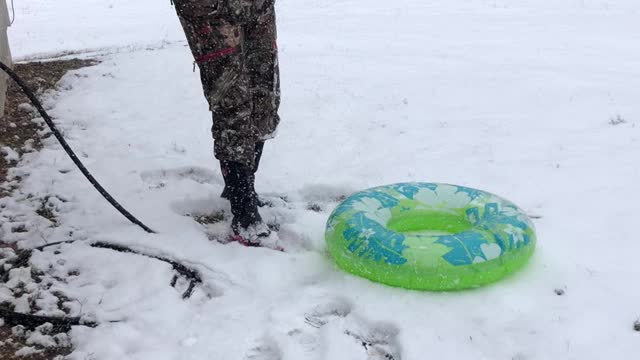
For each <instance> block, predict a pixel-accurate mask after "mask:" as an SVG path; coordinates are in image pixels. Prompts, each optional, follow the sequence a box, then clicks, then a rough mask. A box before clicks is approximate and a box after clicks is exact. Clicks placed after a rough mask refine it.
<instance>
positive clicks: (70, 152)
mask: <svg viewBox="0 0 640 360" xmlns="http://www.w3.org/2000/svg"><path fill="white" fill-rule="evenodd" d="M0 69H2V71H4V72H5V73H7V75H9V77H11V79H13V81H15V82H16V84H18V86H19V87H20V88H21V89H22V91H23V92H24V93H25V95H27V97H28V98H29V100H30V101H31V103H32V104H33V106H35V108H36V109H37V110H38V113H40V116H42V118H43V119H44V121H45V122H46V123H47V125H48V126H49V128H50V129H51V131H52V132H53V135H55V137H56V139H58V141H59V142H60V145H62V148H64V151H66V152H67V154H68V155H69V157H70V158H71V160H72V161H73V162H74V164H76V166H77V167H78V169H80V171H81V172H82V174H84V176H85V177H86V178H87V180H89V182H90V183H91V185H93V187H94V188H96V190H98V192H99V193H100V195H102V196H103V197H104V198H105V199H106V200H107V201H108V202H109V203H110V204H111V205H113V207H114V208H116V210H118V211H119V212H120V213H121V214H122V215H124V217H126V218H127V219H128V220H129V221H131V222H132V223H134V224H136V225H138V226H139V227H141V228H142V229H144V231H146V232H148V233H151V234H154V233H155V231H153V230H151V229H150V228H149V227H148V226H146V225H145V224H143V223H142V222H141V221H140V220H138V219H137V218H136V217H135V216H133V215H131V213H130V212H128V211H127V210H126V209H125V208H124V207H122V205H120V204H119V203H118V202H117V201H116V200H115V199H114V198H113V197H112V196H111V195H109V193H108V192H107V191H106V190H105V189H104V188H103V187H102V185H100V183H98V181H97V180H96V179H95V178H94V177H93V175H91V173H90V172H89V170H87V168H86V167H84V165H83V164H82V162H81V161H80V159H78V157H77V156H76V154H75V153H74V152H73V150H72V149H71V147H69V144H67V142H66V141H65V140H64V137H62V134H60V131H58V129H57V128H56V125H55V124H54V123H53V120H51V117H50V116H49V114H47V112H46V111H45V110H44V108H43V107H42V104H41V103H40V101H39V100H38V98H36V96H35V95H34V94H33V91H31V89H29V87H28V86H27V85H26V84H25V83H24V81H22V79H20V77H19V76H18V75H17V74H16V73H15V72H13V70H11V68H9V67H8V66H7V65H6V64H4V63H3V62H1V61H0Z"/></svg>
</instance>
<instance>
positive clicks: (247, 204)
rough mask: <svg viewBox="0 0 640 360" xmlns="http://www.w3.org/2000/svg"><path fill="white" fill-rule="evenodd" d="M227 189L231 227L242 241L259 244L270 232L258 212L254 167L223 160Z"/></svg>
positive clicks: (248, 243)
mask: <svg viewBox="0 0 640 360" xmlns="http://www.w3.org/2000/svg"><path fill="white" fill-rule="evenodd" d="M221 166H222V168H223V169H224V170H223V176H224V179H225V189H226V190H225V191H226V192H227V195H228V199H229V202H230V203H231V213H232V214H233V220H232V221H231V229H232V230H233V233H234V236H236V237H239V238H237V240H238V241H240V242H246V243H247V245H250V243H256V244H259V242H260V238H261V237H267V236H269V234H270V231H269V228H268V227H267V226H266V225H265V224H264V223H263V222H262V217H261V216H260V213H259V212H258V197H257V195H256V194H255V191H254V190H253V184H252V179H251V178H252V175H253V172H252V169H251V168H249V167H248V166H246V165H242V164H240V163H237V162H233V161H222V162H221Z"/></svg>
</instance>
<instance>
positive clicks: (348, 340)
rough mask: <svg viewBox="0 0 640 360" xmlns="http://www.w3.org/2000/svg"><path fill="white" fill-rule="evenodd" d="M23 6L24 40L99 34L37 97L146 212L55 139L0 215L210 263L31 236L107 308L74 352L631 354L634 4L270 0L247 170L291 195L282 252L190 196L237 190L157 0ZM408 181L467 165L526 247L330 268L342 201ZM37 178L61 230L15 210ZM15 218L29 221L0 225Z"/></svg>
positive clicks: (23, 50)
mask: <svg viewBox="0 0 640 360" xmlns="http://www.w3.org/2000/svg"><path fill="white" fill-rule="evenodd" d="M15 5H16V15H17V18H16V22H15V24H14V26H13V27H12V28H10V33H9V37H10V39H11V43H12V44H11V45H12V51H13V53H14V56H16V57H17V58H18V59H29V58H37V57H42V56H47V55H51V54H56V53H60V52H62V51H90V52H91V53H93V54H95V53H96V52H98V53H100V54H101V55H100V56H101V57H100V59H101V61H102V63H101V64H99V65H97V66H94V67H90V68H85V69H81V70H79V71H75V72H73V73H70V74H68V75H67V76H66V77H65V78H64V79H63V81H62V84H61V91H60V92H58V93H55V94H54V93H52V94H48V95H47V96H46V103H47V105H48V106H49V107H50V108H51V113H52V115H54V116H55V117H56V118H57V122H58V124H59V125H60V127H61V128H62V129H64V133H65V136H66V137H67V139H68V140H69V142H70V143H71V145H72V147H73V148H74V149H76V150H77V152H78V153H79V154H81V156H82V160H83V161H84V162H85V163H86V165H87V166H88V167H89V168H90V169H91V171H92V172H94V175H95V176H96V177H97V178H98V179H100V180H101V182H102V183H103V185H105V187H106V188H107V189H109V190H111V191H112V193H113V195H114V196H115V197H116V198H118V199H120V200H121V201H122V202H123V204H124V205H125V207H127V208H128V209H129V210H131V211H132V212H133V213H134V214H136V215H138V216H139V217H140V218H141V219H142V220H143V221H144V222H145V223H146V224H148V225H149V226H151V227H152V228H154V229H156V230H157V231H158V232H159V234H158V235H147V234H145V233H143V232H142V231H141V230H139V229H138V228H136V227H134V226H133V225H130V224H129V223H127V222H126V220H125V219H123V218H122V217H121V216H120V215H119V214H117V213H116V212H115V210H113V209H111V208H110V207H109V206H108V204H106V203H105V202H104V201H103V200H102V199H101V198H100V197H99V195H98V194H97V193H96V192H95V191H94V190H93V189H92V188H91V187H90V185H89V184H88V183H87V182H86V180H84V178H82V176H81V174H80V173H79V171H78V170H76V169H75V168H74V167H73V165H72V164H71V162H70V160H68V159H67V158H66V155H65V153H64V152H63V151H62V149H61V148H60V146H59V145H58V144H56V143H55V142H54V141H53V140H52V139H48V140H46V141H45V144H46V147H45V149H44V150H43V151H41V152H40V153H30V154H27V155H26V156H25V157H24V158H23V160H22V161H21V162H20V164H19V167H18V168H17V169H15V170H14V172H13V174H14V175H20V176H23V177H24V182H23V186H22V188H21V191H20V192H18V193H16V195H15V196H14V197H12V198H5V199H2V200H0V201H1V202H2V204H3V207H2V208H1V209H0V215H2V216H3V217H2V218H1V219H2V220H3V221H5V224H2V229H3V230H4V233H3V230H0V235H3V236H4V238H5V241H7V240H8V241H17V242H19V243H20V245H21V246H24V247H32V246H37V245H42V244H43V243H44V241H45V239H46V241H48V242H52V241H60V240H70V239H87V240H103V241H109V242H113V243H122V244H128V245H131V246H134V247H136V248H138V249H144V250H145V251H147V252H150V253H154V254H162V255H165V256H171V257H173V258H176V259H179V260H181V261H184V262H186V263H188V264H190V265H191V266H194V267H196V268H197V269H198V270H199V271H200V272H201V273H202V274H203V276H204V277H205V284H204V285H203V286H200V287H199V288H198V289H197V291H196V294H195V295H194V297H193V298H192V299H191V300H188V301H183V300H182V299H181V298H180V292H178V291H176V290H175V289H173V288H171V287H169V286H168V284H167V283H168V279H170V278H171V273H172V272H171V269H170V267H169V266H168V265H166V264H163V263H159V262H157V261H154V260H151V259H146V258H140V257H136V256H133V255H122V254H118V253H113V252H109V251H105V250H99V249H93V248H90V247H88V246H85V245H82V244H78V243H76V244H73V245H65V246H62V247H61V248H60V249H59V250H61V252H60V254H54V250H56V249H53V248H51V249H48V250H46V251H45V252H42V253H39V254H36V255H35V256H34V262H35V265H37V266H38V267H40V268H43V269H49V268H50V267H49V265H51V266H52V267H51V268H50V270H49V271H50V272H51V275H52V276H53V275H56V274H57V275H59V276H66V274H68V273H69V272H74V271H78V273H79V275H78V276H74V277H71V278H69V281H68V283H67V284H64V283H59V284H57V285H56V286H57V287H58V288H59V290H61V291H63V292H64V293H65V294H67V295H68V296H69V297H71V298H74V299H78V300H77V301H76V302H73V304H69V306H70V307H72V308H73V311H74V313H75V314H82V315H83V316H85V317H87V318H90V319H95V320H97V321H99V322H100V323H101V324H102V325H100V326H99V327H98V328H96V329H89V328H83V327H78V328H75V329H74V330H73V331H72V340H73V344H74V345H75V347H76V351H75V353H74V354H73V355H72V358H74V359H100V360H103V359H114V360H116V359H118V360H119V359H205V358H206V359H243V358H246V359H265V360H274V359H283V360H285V359H296V360H297V359H345V360H346V359H348V360H350V359H354V360H355V359H372V360H375V359H380V358H382V357H380V356H379V355H377V352H378V350H380V349H384V350H385V351H387V352H390V353H392V354H393V355H394V357H395V358H396V359H400V358H401V359H410V360H414V359H415V360H422V359H430V358H435V357H437V358H438V359H442V360H448V359H491V360H495V359H517V360H533V359H580V360H584V359H604V358H612V359H613V358H616V359H634V358H638V357H639V356H640V333H638V332H634V331H633V322H634V321H635V320H637V319H638V318H639V317H640V287H639V286H638V280H637V279H638V277H639V276H640V266H639V265H638V261H639V258H638V253H639V251H640V244H639V242H638V241H639V240H640V239H639V238H638V233H637V226H636V224H637V216H638V215H637V214H638V212H639V211H640V208H639V207H638V203H640V185H639V184H640V166H639V165H638V164H639V160H638V159H639V158H640V141H639V140H640V91H639V89H638V85H639V84H640V46H638V44H640V2H637V1H631V0H617V1H613V0H611V1H604V0H599V1H588V0H584V1H579V0H555V1H547V2H543V1H535V0H516V1H506V0H504V1H499V0H496V1H488V0H473V1H471V0H470V1H463V0H448V1H443V0H439V1H430V2H425V1H418V0H402V1H394V2H389V1H381V0H370V1H367V2H366V3H365V2H362V1H355V0H333V1H319V0H278V6H277V8H278V15H279V18H278V21H279V48H280V61H281V70H282V87H283V88H282V93H283V104H282V109H281V116H282V118H283V123H282V126H281V128H280V132H279V136H278V138H277V139H276V140H275V141H272V142H269V143H268V144H267V147H266V149H265V157H264V161H263V165H262V168H261V171H260V173H259V176H258V184H257V187H258V191H259V192H261V193H278V194H282V193H284V194H287V195H288V197H289V198H290V199H291V203H290V204H288V205H286V206H281V207H276V208H273V209H269V210H266V212H265V215H266V217H267V218H277V219H279V221H281V222H282V226H283V229H282V239H283V242H285V244H286V245H288V246H289V248H290V249H291V251H289V252H287V253H277V252H274V251H270V250H265V249H247V248H242V247H239V246H236V245H226V246H225V245H221V244H218V243H215V242H211V241H209V240H208V238H207V234H206V232H205V230H204V229H203V227H202V226H200V225H199V224H197V223H196V222H194V221H193V220H192V219H191V218H190V217H188V216H185V215H186V214H204V213H210V212H214V211H217V210H224V209H227V206H228V205H227V204H226V203H225V202H224V201H222V200H221V199H219V197H218V195H219V193H220V192H221V190H222V184H223V183H222V178H221V176H220V172H219V170H218V167H217V163H216V162H215V161H214V160H213V158H212V155H211V153H212V150H211V148H212V145H211V139H210V133H209V127H210V115H209V113H208V111H207V106H206V103H205V100H204V98H203V96H202V93H201V88H200V84H199V80H198V74H197V73H194V72H193V71H192V57H191V55H190V53H189V50H188V48H187V47H186V45H185V42H184V39H183V35H182V33H181V29H180V27H179V23H178V21H177V18H176V16H175V13H174V11H173V9H172V7H171V6H170V4H169V1H168V0H167V1H163V2H157V1H151V0H136V1H125V0H112V1H97V0H82V1H81V0H65V1H52V0H49V1H47V0H16V4H15ZM87 56H88V55H87ZM618 118H620V119H623V120H624V121H623V122H622V123H620V124H617V125H612V124H610V122H611V120H612V119H618ZM614 122H616V121H614ZM399 181H434V182H447V183H456V184H460V185H466V186H471V187H476V188H480V189H483V190H487V191H490V192H493V193H496V194H499V195H501V196H504V197H506V198H509V199H510V200H512V201H514V202H516V203H517V204H519V205H520V206H521V207H523V208H524V209H526V210H527V211H528V212H529V213H531V214H534V215H539V216H541V217H542V218H540V219H538V220H536V226H537V230H538V238H539V247H538V251H537V253H536V255H535V256H534V258H533V259H532V261H531V264H530V265H529V266H528V267H527V268H526V269H525V270H524V271H522V272H520V273H519V274H517V275H516V276H513V277H511V278H509V279H507V280H506V281H503V282H501V283H498V284H495V285H492V286H489V287H486V288H483V289H479V290H474V291H466V292H460V293H446V294H436V293H422V292H412V291H406V290H402V289H394V288H389V287H386V286H382V285H378V284H373V283H370V282H368V281H366V280H362V279H358V278H355V277H353V276H350V275H348V274H345V273H343V272H341V271H339V270H337V269H336V268H335V267H334V266H333V264H332V263H331V261H330V260H329V258H328V257H327V256H326V254H325V252H324V250H325V246H324V239H323V230H324V229H323V227H324V222H325V221H326V218H327V217H328V215H329V213H330V211H331V210H332V207H333V206H335V205H336V203H335V200H334V199H335V198H336V197H337V196H339V195H342V194H347V193H350V192H352V191H355V190H359V189H363V188H367V187H371V186H375V185H380V184H386V183H392V182H399ZM27 194H32V198H27ZM46 196H49V198H48V199H49V200H48V201H49V202H51V203H52V204H53V205H52V207H53V208H54V211H55V213H56V215H57V216H58V217H59V219H60V226H59V227H57V228H51V227H49V226H48V225H49V224H48V223H47V222H46V221H45V220H43V219H39V218H35V217H34V218H26V217H24V216H20V214H21V213H22V212H26V209H31V208H37V207H38V206H39V204H40V201H41V199H43V198H45V197H46ZM60 199H64V200H65V201H66V202H63V201H61V200H60ZM309 202H315V203H318V204H320V205H321V207H322V209H323V211H322V212H320V213H316V212H313V211H308V210H306V205H307V203H309ZM7 219H11V220H10V221H9V220H7ZM17 224H25V225H26V226H27V228H28V229H30V230H29V232H27V233H11V232H10V231H6V230H7V229H9V228H10V227H12V226H16V225H17ZM15 276H16V277H18V276H19V274H15ZM556 289H563V290H564V291H565V294H564V295H563V296H558V295H556V293H555V291H554V290H556ZM2 294H3V293H2V292H0V296H2ZM19 305H20V304H19ZM22 305H23V306H25V304H22ZM43 305H46V299H43ZM52 311H53V310H52ZM44 313H47V312H46V311H44ZM331 313H340V314H342V315H344V316H333V315H331ZM51 314H53V315H55V312H54V313H51ZM110 321H117V322H112V323H111V322H110ZM318 324H324V325H323V326H317V325H318ZM362 341H367V342H372V343H376V344H378V345H376V346H372V347H369V350H368V351H365V349H364V348H363V347H362V345H361V342H362Z"/></svg>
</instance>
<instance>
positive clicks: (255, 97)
mask: <svg viewBox="0 0 640 360" xmlns="http://www.w3.org/2000/svg"><path fill="white" fill-rule="evenodd" d="M274 11H275V10H274V7H273V5H269V6H268V8H267V9H266V10H265V12H264V13H263V14H262V16H260V17H259V18H258V19H257V20H256V21H252V22H248V23H247V24H246V25H245V26H244V46H245V64H246V68H247V71H248V77H249V86H250V93H251V98H252V102H253V112H252V115H251V117H252V121H253V122H254V124H255V126H256V129H257V131H258V134H259V138H260V141H258V142H257V143H256V144H255V147H254V166H253V172H252V175H251V188H252V191H253V192H254V193H255V173H256V172H257V171H258V168H259V165H260V159H261V157H262V152H263V149H264V141H265V140H267V139H270V138H272V137H273V136H274V133H275V130H276V128H277V127H278V124H279V122H280V117H279V116H278V108H279V106H280V76H279V69H278V50H277V45H276V40H277V32H276V19H275V12H274ZM222 166H223V167H224V164H222ZM223 173H225V171H224V169H223ZM256 196H257V195H256ZM221 197H223V198H225V199H228V197H229V190H228V187H225V189H224V191H223V192H222V194H221ZM258 204H259V205H261V206H262V205H263V204H262V203H261V202H260V201H258Z"/></svg>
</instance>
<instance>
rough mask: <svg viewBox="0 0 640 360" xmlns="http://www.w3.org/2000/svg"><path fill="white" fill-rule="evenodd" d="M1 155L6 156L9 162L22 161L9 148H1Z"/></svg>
mask: <svg viewBox="0 0 640 360" xmlns="http://www.w3.org/2000/svg"><path fill="white" fill-rule="evenodd" d="M0 154H2V155H4V158H5V160H6V161H7V162H10V161H18V160H20V155H19V154H18V153H17V152H16V151H15V150H13V149H12V148H10V147H8V146H0Z"/></svg>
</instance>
